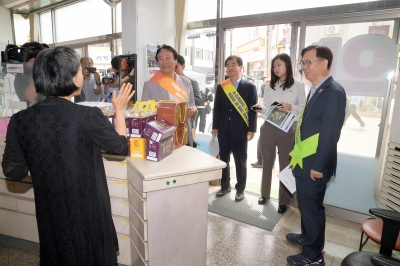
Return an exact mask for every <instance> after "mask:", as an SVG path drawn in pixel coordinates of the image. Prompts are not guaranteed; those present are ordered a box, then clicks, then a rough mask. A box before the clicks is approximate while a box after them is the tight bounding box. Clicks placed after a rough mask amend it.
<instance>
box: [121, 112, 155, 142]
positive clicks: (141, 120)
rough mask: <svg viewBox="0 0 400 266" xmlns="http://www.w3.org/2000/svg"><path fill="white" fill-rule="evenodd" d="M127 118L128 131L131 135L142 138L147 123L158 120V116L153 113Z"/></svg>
mask: <svg viewBox="0 0 400 266" xmlns="http://www.w3.org/2000/svg"><path fill="white" fill-rule="evenodd" d="M125 120H126V129H127V133H128V134H129V135H130V136H131V137H136V138H140V137H141V135H142V132H143V130H144V127H145V126H146V124H147V123H149V122H151V121H154V120H156V116H155V115H151V116H147V117H127V118H126V119H125ZM128 130H129V131H128Z"/></svg>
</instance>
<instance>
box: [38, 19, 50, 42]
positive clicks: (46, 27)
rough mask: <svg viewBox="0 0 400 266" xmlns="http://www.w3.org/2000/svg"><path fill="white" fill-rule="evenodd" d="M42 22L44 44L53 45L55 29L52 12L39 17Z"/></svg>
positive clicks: (41, 34) (41, 37) (41, 36)
mask: <svg viewBox="0 0 400 266" xmlns="http://www.w3.org/2000/svg"><path fill="white" fill-rule="evenodd" d="M39 20H40V39H41V42H44V43H47V44H49V43H53V27H52V26H51V25H52V22H51V12H50V11H49V12H46V13H42V14H40V15H39Z"/></svg>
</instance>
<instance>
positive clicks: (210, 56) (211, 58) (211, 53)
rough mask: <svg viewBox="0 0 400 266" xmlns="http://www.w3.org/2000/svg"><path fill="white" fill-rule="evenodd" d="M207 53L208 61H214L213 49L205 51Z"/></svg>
mask: <svg viewBox="0 0 400 266" xmlns="http://www.w3.org/2000/svg"><path fill="white" fill-rule="evenodd" d="M205 53H206V58H205V60H206V61H213V60H214V58H213V52H212V51H205Z"/></svg>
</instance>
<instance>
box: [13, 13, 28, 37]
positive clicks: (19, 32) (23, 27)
mask: <svg viewBox="0 0 400 266" xmlns="http://www.w3.org/2000/svg"><path fill="white" fill-rule="evenodd" d="M13 17H14V30H15V43H16V44H17V45H22V44H24V43H26V42H30V39H31V38H30V29H29V19H24V18H23V17H22V16H21V15H18V14H14V15H13ZM10 43H11V42H10Z"/></svg>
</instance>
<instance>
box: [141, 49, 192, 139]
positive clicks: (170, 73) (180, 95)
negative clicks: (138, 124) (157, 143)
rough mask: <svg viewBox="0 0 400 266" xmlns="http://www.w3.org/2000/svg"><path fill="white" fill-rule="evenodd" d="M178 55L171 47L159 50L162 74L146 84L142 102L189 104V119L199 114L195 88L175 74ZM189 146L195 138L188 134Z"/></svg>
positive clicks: (157, 54)
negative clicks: (170, 101) (195, 100)
mask: <svg viewBox="0 0 400 266" xmlns="http://www.w3.org/2000/svg"><path fill="white" fill-rule="evenodd" d="M177 59H178V53H177V52H176V51H175V49H174V48H172V47H171V46H169V45H165V44H164V45H162V46H161V47H159V48H158V49H157V52H156V60H157V63H158V66H159V67H160V72H156V74H155V75H154V76H153V77H152V78H151V79H150V80H149V81H146V82H145V83H144V86H143V94H142V99H141V100H142V101H148V100H155V101H156V102H158V101H161V100H173V101H176V102H186V103H188V106H189V107H188V109H187V117H189V118H191V117H193V116H195V114H196V113H197V109H196V104H195V102H194V95H193V88H192V84H191V82H190V80H189V79H187V78H186V77H184V76H180V75H178V74H176V73H175V68H176V65H177V64H178V61H177ZM187 128H192V123H191V119H188V126H187ZM188 138H189V145H190V146H193V136H192V134H188Z"/></svg>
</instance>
